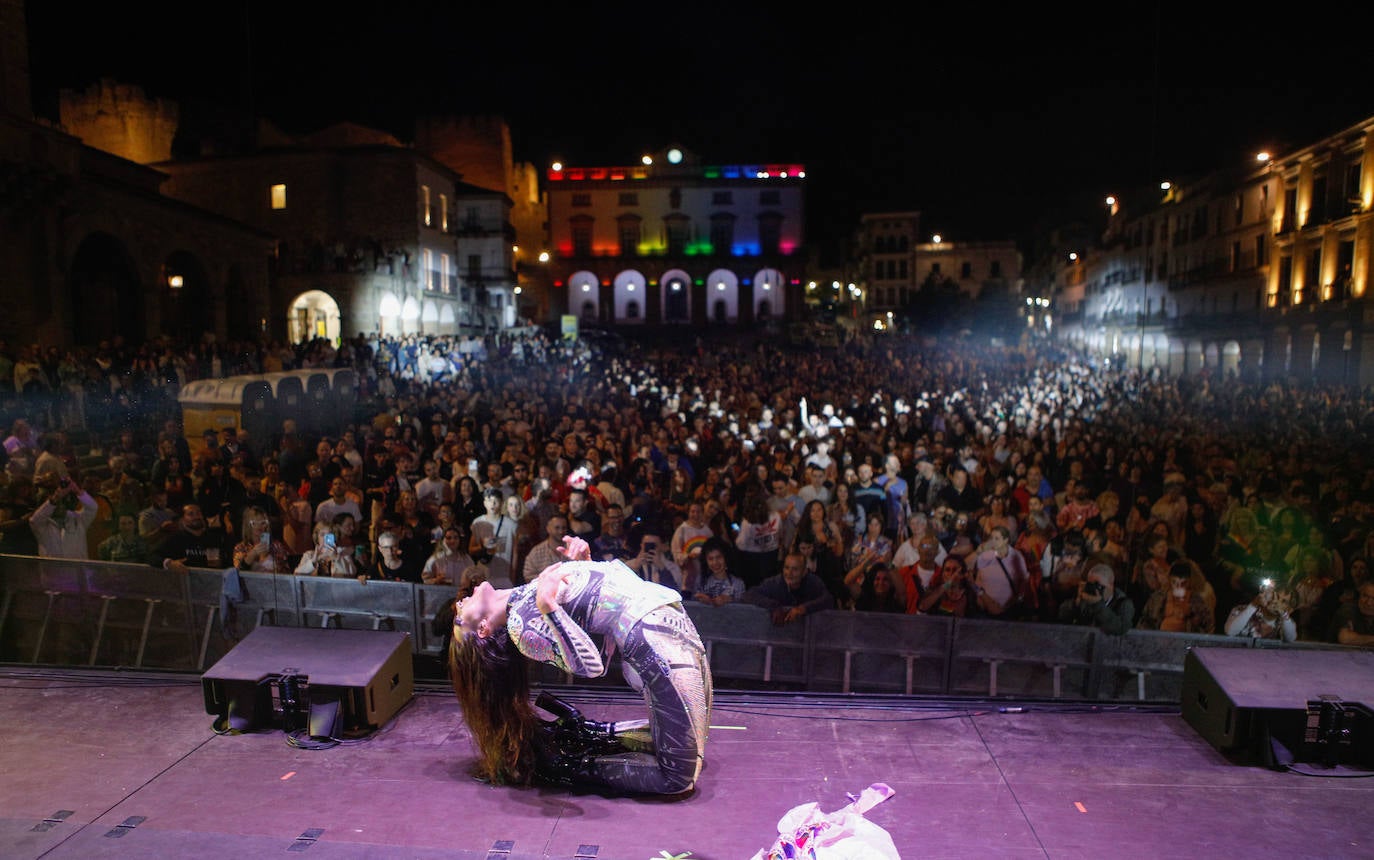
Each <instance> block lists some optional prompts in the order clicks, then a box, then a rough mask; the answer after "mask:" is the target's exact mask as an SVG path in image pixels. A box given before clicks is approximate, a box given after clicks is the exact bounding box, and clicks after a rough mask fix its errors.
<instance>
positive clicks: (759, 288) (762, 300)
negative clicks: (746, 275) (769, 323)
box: [753, 269, 787, 322]
mask: <svg viewBox="0 0 1374 860" xmlns="http://www.w3.org/2000/svg"><path fill="white" fill-rule="evenodd" d="M753 282H754V297H753V303H754V319H755V320H757V321H759V322H764V321H766V320H769V319H771V318H773V317H780V316H782V315H783V314H785V313H786V312H787V301H786V297H787V286H786V284H787V281H786V279H785V278H784V277H783V274H782V272H780V271H778V270H777V269H759V270H758V271H757V272H755V273H754V278H753Z"/></svg>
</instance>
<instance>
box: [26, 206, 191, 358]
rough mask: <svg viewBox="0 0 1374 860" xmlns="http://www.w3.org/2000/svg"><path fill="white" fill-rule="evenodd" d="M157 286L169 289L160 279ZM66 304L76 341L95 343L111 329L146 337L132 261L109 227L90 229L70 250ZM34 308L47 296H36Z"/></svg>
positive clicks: (114, 332)
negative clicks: (74, 247)
mask: <svg viewBox="0 0 1374 860" xmlns="http://www.w3.org/2000/svg"><path fill="white" fill-rule="evenodd" d="M161 289H162V290H163V291H165V290H167V289H169V287H168V286H167V284H166V282H165V281H164V282H163V284H162V285H161ZM67 295H68V302H67V304H68V305H69V306H70V307H71V308H72V323H71V328H72V335H73V340H74V341H75V342H76V343H79V344H95V343H98V342H100V341H101V340H105V339H107V338H109V337H112V336H114V335H121V336H123V337H124V338H125V339H127V340H129V341H132V342H139V341H142V340H144V339H146V335H147V329H148V323H147V318H146V314H145V310H144V298H143V286H142V284H141V283H140V282H139V277H138V267H137V266H136V265H135V264H134V261H133V258H132V257H131V256H130V254H129V249H128V247H127V246H126V245H125V244H124V243H123V242H122V241H120V240H119V239H118V238H116V237H115V236H113V235H112V234H110V233H104V232H96V233H91V234H90V235H89V236H87V237H86V238H85V239H83V240H82V241H81V244H80V245H79V246H77V249H76V253H75V254H73V255H72V262H71V268H70V269H69V274H68V277H67ZM36 298H37V301H36V302H35V307H34V310H35V311H36V312H37V311H38V310H39V306H40V304H43V303H45V304H46V306H47V313H51V311H52V304H51V301H50V300H49V299H48V297H47V296H41V297H36Z"/></svg>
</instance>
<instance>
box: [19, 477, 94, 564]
mask: <svg viewBox="0 0 1374 860" xmlns="http://www.w3.org/2000/svg"><path fill="white" fill-rule="evenodd" d="M96 510H97V505H96V501H95V499H93V498H91V495H90V494H89V493H87V492H86V491H85V490H83V489H81V488H80V487H78V486H77V485H76V482H75V481H73V480H72V479H71V478H70V477H65V476H64V477H61V478H58V479H57V486H56V487H54V488H53V490H52V492H51V493H49V494H48V498H47V500H46V501H44V502H43V504H41V505H39V506H38V508H37V510H35V511H34V512H33V515H32V516H30V517H29V528H31V529H33V534H34V537H36V538H37V539H38V554H39V555H40V556H41V557H43V558H90V557H91V555H90V548H89V544H88V543H87V532H88V531H89V530H90V527H91V525H92V524H93V523H94V522H95V517H96Z"/></svg>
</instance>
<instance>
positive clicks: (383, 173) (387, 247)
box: [156, 125, 514, 342]
mask: <svg viewBox="0 0 1374 860" xmlns="http://www.w3.org/2000/svg"><path fill="white" fill-rule="evenodd" d="M156 167H157V168H158V169H159V170H161V171H162V172H164V173H166V174H167V175H168V176H169V177H170V179H169V181H168V182H167V183H166V184H165V185H164V187H163V193H165V194H167V195H168V196H171V197H174V198H177V199H180V200H184V201H186V202H188V203H192V204H194V205H196V206H199V207H201V208H203V209H207V210H210V211H215V212H219V213H220V214H222V215H225V216H227V217H230V218H233V219H235V220H237V221H241V222H243V223H245V224H250V225H252V226H254V227H257V228H259V229H262V230H265V231H268V232H270V233H271V234H273V235H275V236H276V237H277V238H278V239H279V244H278V249H277V254H276V257H275V260H274V266H275V271H274V274H275V277H276V293H277V295H278V296H279V297H281V300H282V301H283V303H284V305H285V307H286V308H287V317H288V325H287V328H288V331H287V337H288V339H289V340H291V341H292V342H296V341H300V340H302V339H305V338H309V337H327V338H330V339H337V338H338V337H340V336H341V335H342V336H350V337H351V336H353V335H355V334H357V333H359V332H374V331H375V332H380V333H381V334H384V335H401V334H412V333H417V334H418V333H423V334H456V333H460V332H472V331H487V330H495V329H500V328H506V327H509V326H510V325H511V324H512V322H513V310H512V302H511V294H512V289H513V287H514V269H513V264H512V262H511V254H510V247H511V244H512V235H513V234H512V233H511V232H510V230H509V229H508V221H507V219H506V211H507V209H508V208H509V201H508V200H506V198H505V197H504V196H503V195H502V194H500V193H498V192H491V191H487V190H486V189H482V188H477V187H475V186H469V185H466V184H464V183H463V182H461V181H460V179H459V176H458V174H456V173H455V172H454V171H452V170H451V169H449V168H448V167H446V166H444V165H442V164H440V163H438V162H437V161H434V160H433V159H431V158H429V157H427V156H425V155H424V154H422V153H419V152H416V151H415V150H414V149H413V148H411V147H407V146H403V145H401V144H400V143H399V142H398V141H396V140H394V139H393V138H390V136H389V135H385V134H384V133H381V132H375V131H372V130H370V129H363V128H360V127H357V126H347V125H345V126H335V127H332V128H329V129H324V130H323V131H321V132H318V133H316V134H315V135H311V136H309V137H306V138H302V139H299V140H296V141H292V142H291V143H290V145H280V146H274V147H271V148H265V149H261V150H259V151H257V152H254V153H251V154H248V155H241V156H233V157H209V158H180V159H176V160H173V161H168V162H164V163H161V164H158V165H156ZM282 201H284V203H282Z"/></svg>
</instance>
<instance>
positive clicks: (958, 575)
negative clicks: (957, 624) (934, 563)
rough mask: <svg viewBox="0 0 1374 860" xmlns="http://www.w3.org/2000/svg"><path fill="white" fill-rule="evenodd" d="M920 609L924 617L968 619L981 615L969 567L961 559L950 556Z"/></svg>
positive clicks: (925, 596) (938, 572)
mask: <svg viewBox="0 0 1374 860" xmlns="http://www.w3.org/2000/svg"><path fill="white" fill-rule="evenodd" d="M917 609H918V611H919V612H920V614H923V615H950V616H953V617H955V618H967V617H970V616H973V615H977V614H978V604H977V602H976V598H975V597H974V594H973V588H972V586H971V585H970V584H969V575H968V567H967V566H966V565H965V564H964V560H963V559H962V558H960V557H959V556H957V555H947V556H945V560H944V561H942V562H940V569H939V570H937V571H936V572H935V576H933V577H932V578H931V580H930V587H929V588H927V589H926V590H925V592H924V593H922V594H921V599H920V602H919V603H918V604H917Z"/></svg>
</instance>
